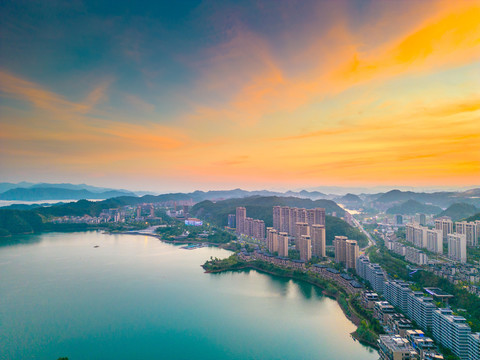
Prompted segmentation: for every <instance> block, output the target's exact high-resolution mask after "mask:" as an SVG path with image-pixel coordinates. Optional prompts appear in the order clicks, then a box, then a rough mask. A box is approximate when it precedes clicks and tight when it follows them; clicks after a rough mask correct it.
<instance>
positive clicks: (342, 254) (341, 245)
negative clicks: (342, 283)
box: [333, 236, 358, 269]
mask: <svg viewBox="0 0 480 360" xmlns="http://www.w3.org/2000/svg"><path fill="white" fill-rule="evenodd" d="M333 245H334V246H335V262H337V263H341V264H344V265H345V267H346V268H347V269H355V268H356V261H357V258H358V244H357V241H356V240H349V239H348V238H347V237H346V236H335V239H334V240H333Z"/></svg>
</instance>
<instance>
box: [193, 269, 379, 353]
mask: <svg viewBox="0 0 480 360" xmlns="http://www.w3.org/2000/svg"><path fill="white" fill-rule="evenodd" d="M202 267H203V265H202ZM245 269H252V270H255V271H258V272H260V273H265V274H269V275H272V276H278V277H282V278H286V279H293V280H296V281H303V282H306V283H308V284H310V285H312V286H315V287H317V288H319V289H321V290H322V294H323V295H325V296H327V297H329V298H330V299H335V300H336V302H337V304H338V305H339V307H340V309H342V312H343V314H344V315H345V317H346V318H347V319H348V320H350V321H351V322H352V323H353V324H354V325H355V326H357V328H358V326H360V324H361V322H362V318H361V317H359V316H358V314H356V312H355V310H354V309H352V308H351V307H350V305H348V312H350V313H348V312H347V309H346V308H344V307H343V306H342V304H341V302H340V301H339V295H338V294H331V293H329V292H328V291H326V290H325V289H324V288H323V287H322V286H320V285H319V284H317V283H315V282H314V281H312V280H308V279H302V278H299V277H296V276H293V275H286V274H278V273H275V272H274V271H269V270H265V269H262V268H261V267H258V266H256V265H255V264H248V263H246V264H244V265H241V266H239V267H238V268H231V269H228V268H227V269H218V270H206V271H205V273H207V274H210V273H211V274H215V273H222V272H228V271H239V270H245ZM342 290H343V289H342ZM347 304H348V302H347ZM356 331H357V330H355V331H353V332H351V333H350V335H351V336H352V337H353V338H354V339H355V340H357V341H359V342H360V343H361V344H362V345H365V346H368V347H371V348H373V349H375V350H378V345H377V343H376V342H375V343H371V342H368V341H366V340H364V339H362V338H360V337H359V336H358V334H357V333H356Z"/></svg>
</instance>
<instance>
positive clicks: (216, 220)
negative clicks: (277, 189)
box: [191, 196, 368, 247]
mask: <svg viewBox="0 0 480 360" xmlns="http://www.w3.org/2000/svg"><path fill="white" fill-rule="evenodd" d="M277 205H282V206H295V207H305V208H314V207H324V208H325V211H326V212H327V213H331V212H334V211H335V212H337V214H344V210H342V209H341V208H340V207H339V206H338V205H337V204H336V203H335V202H333V201H330V200H317V201H312V200H309V199H299V198H292V197H290V198H280V197H276V196H270V197H262V196H253V197H249V198H242V199H230V200H224V201H218V202H216V203H213V202H211V201H202V202H201V203H198V204H196V205H195V206H194V207H193V208H192V209H191V213H192V214H194V215H195V216H197V217H199V218H201V219H204V220H205V221H209V222H211V223H213V224H215V225H217V226H225V225H227V219H228V214H235V210H236V208H237V207H238V206H245V208H246V209H247V215H248V216H249V217H252V218H254V219H260V220H263V221H265V226H266V227H269V226H273V209H272V208H273V206H277ZM325 230H326V235H327V236H326V242H327V245H331V244H332V243H333V239H334V237H335V236H336V235H343V236H347V237H348V238H349V239H352V240H357V241H358V243H359V246H360V247H363V246H366V245H367V244H368V239H367V237H366V236H365V234H363V233H362V232H361V231H359V230H358V229H357V228H355V227H353V226H351V225H349V224H347V223H346V222H345V221H343V220H342V219H340V218H337V217H333V216H328V215H327V216H326V221H325Z"/></svg>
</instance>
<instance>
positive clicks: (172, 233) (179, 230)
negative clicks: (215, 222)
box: [156, 222, 236, 244]
mask: <svg viewBox="0 0 480 360" xmlns="http://www.w3.org/2000/svg"><path fill="white" fill-rule="evenodd" d="M156 233H157V234H160V235H162V238H163V239H164V240H169V241H173V240H185V241H201V242H210V243H216V244H226V243H229V242H230V241H232V240H235V239H236V236H235V235H233V234H231V233H229V232H228V231H225V230H222V229H219V228H217V227H213V226H208V225H202V226H187V225H185V224H184V223H181V222H177V223H175V224H173V225H170V226H167V227H159V228H157V230H156Z"/></svg>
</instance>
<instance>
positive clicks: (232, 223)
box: [227, 214, 235, 229]
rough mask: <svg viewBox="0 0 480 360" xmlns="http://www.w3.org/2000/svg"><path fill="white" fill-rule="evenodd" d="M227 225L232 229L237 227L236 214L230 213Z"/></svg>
mask: <svg viewBox="0 0 480 360" xmlns="http://www.w3.org/2000/svg"><path fill="white" fill-rule="evenodd" d="M227 225H228V227H229V228H231V229H233V228H235V214H228V222H227Z"/></svg>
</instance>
